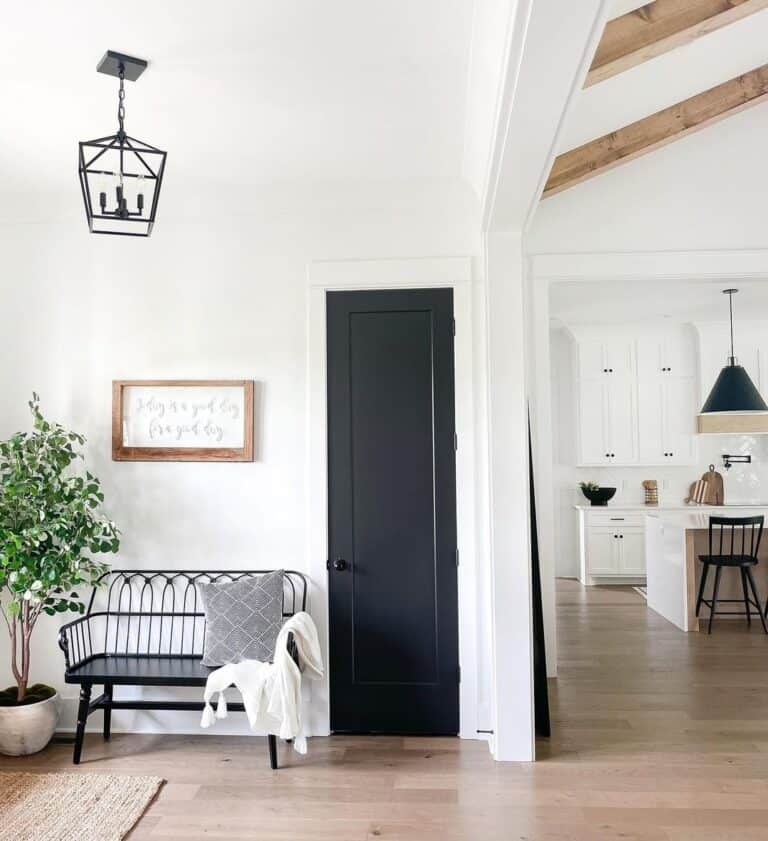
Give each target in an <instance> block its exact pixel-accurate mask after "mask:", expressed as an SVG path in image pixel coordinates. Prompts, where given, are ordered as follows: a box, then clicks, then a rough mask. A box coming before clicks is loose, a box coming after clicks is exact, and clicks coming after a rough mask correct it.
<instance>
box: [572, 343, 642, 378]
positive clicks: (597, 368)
mask: <svg viewBox="0 0 768 841" xmlns="http://www.w3.org/2000/svg"><path fill="white" fill-rule="evenodd" d="M577 347H578V357H579V379H582V380H591V379H606V378H609V377H610V376H612V375H613V376H614V377H626V376H633V375H634V367H635V349H634V342H632V341H631V340H626V339H624V338H620V337H617V338H615V339H613V338H609V339H604V338H591V337H589V336H585V337H584V338H583V339H580V340H579V342H578V345H577Z"/></svg>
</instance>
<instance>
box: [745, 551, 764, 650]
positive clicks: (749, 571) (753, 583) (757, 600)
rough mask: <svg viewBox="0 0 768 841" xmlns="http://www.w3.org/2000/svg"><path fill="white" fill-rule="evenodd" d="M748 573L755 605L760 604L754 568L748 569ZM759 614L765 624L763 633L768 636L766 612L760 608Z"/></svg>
mask: <svg viewBox="0 0 768 841" xmlns="http://www.w3.org/2000/svg"><path fill="white" fill-rule="evenodd" d="M745 571H746V573H747V581H749V586H750V587H751V588H752V595H753V596H754V597H755V604H757V605H759V604H760V596H758V595H757V585H756V584H755V577H754V575H752V567H747V568H746V570H745ZM757 612H758V613H759V614H760V621H761V622H762V623H763V631H764V632H765V633H766V634H768V625H766V623H765V611H761V610H760V608H759V607H758V609H757Z"/></svg>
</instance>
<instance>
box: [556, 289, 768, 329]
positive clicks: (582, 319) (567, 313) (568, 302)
mask: <svg viewBox="0 0 768 841" xmlns="http://www.w3.org/2000/svg"><path fill="white" fill-rule="evenodd" d="M727 288H736V289H738V290H739V292H738V294H737V295H735V296H734V299H733V312H734V318H735V320H736V322H737V323H738V322H739V321H748V320H768V281H766V280H756V279H754V278H750V279H745V280H740V281H734V280H733V279H729V280H727V281H726V280H706V281H705V280H701V281H696V280H685V281H682V280H681V281H673V280H652V281H649V280H615V281H586V282H575V283H565V282H563V283H553V284H552V286H551V287H550V315H551V317H552V318H553V320H555V321H556V322H561V323H563V324H568V325H570V324H617V323H619V324H620V323H625V322H636V321H654V322H663V321H664V320H665V319H670V320H672V321H675V322H697V321H723V320H726V319H727V318H728V299H727V298H726V296H725V295H723V293H722V290H723V289H727Z"/></svg>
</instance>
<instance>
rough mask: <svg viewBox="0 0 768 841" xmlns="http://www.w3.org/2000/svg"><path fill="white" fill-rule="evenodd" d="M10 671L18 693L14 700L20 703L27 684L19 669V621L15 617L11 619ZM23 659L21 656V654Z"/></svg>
mask: <svg viewBox="0 0 768 841" xmlns="http://www.w3.org/2000/svg"><path fill="white" fill-rule="evenodd" d="M10 625H11V671H12V672H13V679H14V680H15V681H16V685H17V687H18V691H17V693H16V700H17V701H19V702H21V701H23V700H24V696H25V695H26V693H27V684H26V681H24V679H23V677H22V670H21V669H19V642H20V640H19V620H18V619H17V617H15V616H14V617H13V618H12V619H11V623H10ZM22 657H23V654H22Z"/></svg>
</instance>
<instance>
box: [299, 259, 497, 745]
mask: <svg viewBox="0 0 768 841" xmlns="http://www.w3.org/2000/svg"><path fill="white" fill-rule="evenodd" d="M307 281H308V291H307V295H308V303H307V442H306V443H307V477H306V478H307V493H308V499H307V516H308V522H307V567H306V568H307V569H308V571H309V575H310V577H311V580H312V591H313V598H312V614H313V617H314V619H315V622H316V624H317V626H318V632H319V634H320V642H321V646H322V650H323V657H324V658H325V662H326V663H327V662H328V591H327V583H326V582H327V570H326V568H325V562H326V556H327V547H328V492H327V482H328V452H327V429H326V312H325V293H326V292H327V291H328V290H340V289H350V290H354V289H417V288H429V287H444V288H452V289H453V292H454V317H455V319H456V344H455V366H456V373H455V376H456V432H457V435H458V441H459V448H458V451H457V453H456V491H457V493H456V524H457V534H458V543H459V555H460V559H461V562H460V565H459V571H458V574H459V582H458V584H459V659H460V663H461V669H462V680H461V687H460V735H461V737H462V738H472V739H476V738H478V734H477V730H478V729H480V727H481V725H480V724H479V723H478V715H477V709H478V691H479V683H480V676H479V674H478V662H480V658H479V657H478V653H479V645H480V639H479V634H478V612H479V611H480V610H481V609H483V608H482V606H481V603H480V600H481V597H480V594H479V593H478V587H477V582H478V580H479V577H478V569H477V567H478V558H477V553H476V549H475V546H476V543H475V535H476V525H475V485H476V479H475V477H476V470H475V467H476V465H475V424H474V413H473V391H472V389H473V356H472V348H473V343H472V265H471V260H470V258H469V257H428V258H415V259H388V260H338V261H322V262H314V263H310V264H309V266H308V268H307ZM311 691H312V703H311V711H310V718H309V728H308V729H309V732H311V733H313V734H315V735H327V734H328V733H329V732H330V705H329V683H328V675H327V674H326V676H325V677H324V678H323V680H322V681H317V682H315V683H313V684H312V690H311ZM483 738H484V737H483Z"/></svg>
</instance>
